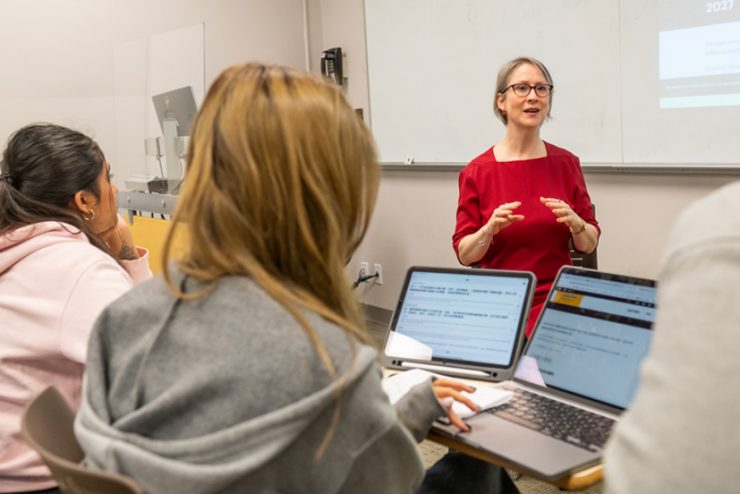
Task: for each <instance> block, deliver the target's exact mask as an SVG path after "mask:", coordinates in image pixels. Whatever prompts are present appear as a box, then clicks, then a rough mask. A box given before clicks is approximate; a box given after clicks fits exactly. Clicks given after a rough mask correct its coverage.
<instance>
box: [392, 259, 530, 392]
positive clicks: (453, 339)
mask: <svg viewBox="0 0 740 494" xmlns="http://www.w3.org/2000/svg"><path fill="white" fill-rule="evenodd" d="M534 284H535V277H534V275H533V274H532V273H529V272H525V271H499V270H493V269H461V268H431V267H422V266H413V267H411V268H409V269H408V271H407V272H406V279H405V281H404V284H403V288H402V290H401V294H400V296H399V298H398V304H397V305H396V310H395V312H394V314H393V319H392V320H391V323H390V325H389V328H388V332H387V333H386V339H385V344H384V345H383V354H382V356H381V360H382V361H383V364H384V365H385V366H386V367H391V368H396V369H410V368H423V369H428V370H431V371H433V372H439V373H443V374H449V375H455V376H463V377H469V378H475V379H485V380H490V381H502V380H505V379H510V378H511V376H512V375H513V372H514V366H515V364H516V359H517V356H518V354H519V352H520V351H521V348H522V346H523V342H524V328H525V323H526V319H527V315H528V314H529V307H530V303H531V299H532V293H533V291H534Z"/></svg>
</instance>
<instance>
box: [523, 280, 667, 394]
mask: <svg viewBox="0 0 740 494" xmlns="http://www.w3.org/2000/svg"><path fill="white" fill-rule="evenodd" d="M655 298H656V288H655V284H654V282H652V281H651V280H642V279H639V278H631V277H626V276H619V275H611V274H607V273H598V272H593V271H568V270H567V269H566V270H565V271H563V272H562V273H561V274H560V276H559V278H558V280H557V281H556V285H555V286H554V288H553V289H552V290H551V291H550V294H549V298H548V300H547V303H546V305H545V307H544V308H543V309H542V314H541V316H540V319H539V322H538V324H537V327H536V328H535V332H534V335H533V337H532V341H531V342H530V344H529V346H528V347H527V350H526V352H525V355H524V356H523V357H522V359H521V360H520V361H519V364H518V366H517V371H516V374H515V377H517V378H519V379H524V380H525V381H528V382H531V383H533V384H538V385H542V386H547V387H552V388H556V389H560V390H564V391H568V392H571V393H575V394H577V395H580V396H583V397H585V398H589V399H592V400H596V401H600V402H603V403H606V404H609V405H612V406H615V407H618V408H627V406H628V405H629V404H630V402H631V401H632V398H633V396H634V393H635V391H636V389H637V382H638V378H639V367H640V362H641V361H642V359H643V358H644V357H645V354H646V353H647V351H648V347H649V345H650V340H651V335H652V334H651V327H652V324H653V322H654V321H655Z"/></svg>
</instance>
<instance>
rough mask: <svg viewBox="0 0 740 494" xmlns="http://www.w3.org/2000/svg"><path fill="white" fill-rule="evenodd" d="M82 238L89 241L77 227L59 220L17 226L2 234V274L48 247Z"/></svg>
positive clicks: (0, 255) (0, 243) (0, 238)
mask: <svg viewBox="0 0 740 494" xmlns="http://www.w3.org/2000/svg"><path fill="white" fill-rule="evenodd" d="M81 239H82V240H84V241H85V242H89V241H88V239H87V237H86V236H85V234H84V233H82V232H80V231H79V230H77V228H75V227H74V226H72V225H69V224H67V223H60V222H58V221H42V222H40V223H34V224H32V225H26V226H23V227H20V228H17V229H15V230H13V231H12V232H9V233H6V234H5V235H2V236H0V274H2V273H4V272H6V271H7V270H9V269H10V268H12V267H13V266H14V265H15V264H16V263H18V262H20V261H22V260H23V259H25V258H26V257H28V256H30V255H32V254H35V253H37V252H39V251H41V250H43V249H45V248H47V247H50V246H57V245H59V244H60V243H63V242H79V241H80V240H81Z"/></svg>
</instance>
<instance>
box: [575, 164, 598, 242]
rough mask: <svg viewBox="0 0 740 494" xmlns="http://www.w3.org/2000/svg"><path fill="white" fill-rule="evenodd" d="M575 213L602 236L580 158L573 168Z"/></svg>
mask: <svg viewBox="0 0 740 494" xmlns="http://www.w3.org/2000/svg"><path fill="white" fill-rule="evenodd" d="M573 211H575V212H576V214H577V215H578V216H580V217H581V219H583V221H585V222H586V223H588V224H590V225H593V226H594V228H596V231H598V232H599V236H601V227H600V226H599V222H598V221H597V220H596V214H595V213H594V207H593V205H592V203H591V197H590V196H589V195H588V190H587V189H586V180H585V179H584V178H583V171H581V163H580V160H579V159H578V158H576V166H575V167H574V168H573Z"/></svg>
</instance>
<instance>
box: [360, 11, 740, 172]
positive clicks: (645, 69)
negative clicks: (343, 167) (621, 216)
mask: <svg viewBox="0 0 740 494" xmlns="http://www.w3.org/2000/svg"><path fill="white" fill-rule="evenodd" d="M713 1H714V0H708V1H706V0H701V1H693V2H674V1H671V0H621V1H617V0H517V1H515V2H512V1H504V0H404V1H397V0H365V22H366V36H367V62H368V82H369V93H370V121H371V127H372V130H373V133H374V135H375V138H376V140H377V143H378V148H379V153H380V161H381V162H383V163H402V162H404V161H405V160H406V159H407V158H408V157H413V158H414V161H415V162H417V163H419V162H422V163H439V164H449V163H466V162H468V161H470V160H471V159H472V158H473V157H475V156H477V155H478V154H480V153H481V152H483V151H485V150H486V149H487V148H489V147H490V146H491V145H493V144H495V143H496V142H498V141H499V140H500V139H501V138H502V137H503V135H504V133H505V127H504V125H503V124H502V123H501V122H500V121H499V120H498V119H496V117H495V116H494V114H493V110H492V108H493V97H494V91H495V88H494V86H495V79H496V75H497V72H498V69H499V67H501V65H503V64H504V63H505V62H507V61H509V60H511V59H512V58H515V57H517V56H522V55H526V56H533V57H535V58H538V59H540V60H541V61H543V62H544V63H545V65H546V66H547V67H548V69H549V70H550V72H551V74H552V76H553V79H554V84H555V89H554V92H553V99H552V119H550V120H549V121H547V122H546V123H545V124H544V125H543V127H542V131H541V135H542V138H543V139H545V140H546V141H548V142H551V143H553V144H555V145H558V146H560V147H564V148H566V149H568V150H570V151H572V152H573V153H575V154H576V155H578V156H579V157H580V158H581V161H582V163H583V164H584V165H586V166H588V165H589V164H592V165H618V166H626V167H629V166H653V165H681V164H687V165H689V166H710V165H711V166H714V167H716V166H718V165H719V166H731V167H733V166H734V167H737V166H740V138H738V137H737V134H740V132H739V131H740V126H738V124H737V122H740V49H738V57H737V60H738V67H737V70H736V75H732V74H730V75H725V76H723V77H728V78H729V79H730V80H731V81H734V80H737V83H738V89H737V93H738V94H737V104H733V103H732V101H733V100H732V98H730V99H728V98H727V97H723V98H724V99H723V100H722V101H723V102H724V103H723V106H722V108H716V107H714V108H709V107H708V108H704V107H702V108H673V109H666V108H662V107H661V105H662V103H659V102H660V101H663V100H661V94H659V93H660V91H661V90H662V89H661V86H660V85H661V84H663V85H665V81H661V80H660V78H661V77H663V74H662V73H661V72H659V67H660V66H661V63H662V64H663V65H665V61H664V60H663V59H662V58H660V57H663V56H664V54H663V51H661V50H662V45H661V44H660V43H659V40H662V39H664V38H663V37H665V36H667V34H666V33H668V34H671V33H674V32H679V33H680V32H682V31H680V28H687V27H691V26H693V25H694V24H697V23H700V24H712V23H718V25H719V24H721V23H724V24H722V26H724V27H725V28H726V30H731V28H732V26H728V25H727V23H728V22H731V21H733V16H738V20H740V2H737V3H738V6H737V7H736V8H735V10H734V11H733V12H730V13H720V14H719V15H713V16H710V15H709V14H708V13H706V14H703V16H702V15H699V14H700V13H699V12H698V10H697V11H695V10H692V9H699V10H701V9H704V5H705V4H707V5H708V4H711V3H712V2H713ZM720 1H725V2H731V1H732V0H720ZM715 3H716V2H715ZM677 4H680V5H681V8H682V9H685V10H681V11H679V12H678V13H676V12H675V11H676V10H677V9H678V6H677ZM689 7H691V8H689ZM707 8H709V7H707ZM738 25H739V26H740V24H738ZM686 32H689V31H686ZM737 37H738V43H740V29H738V30H737ZM730 43H732V40H730ZM739 47H740V45H739ZM698 48H700V49H701V48H703V45H702V46H699V47H698ZM659 62H660V63H659ZM733 63H734V62H733ZM730 72H732V70H730ZM667 77H673V76H667ZM674 80H679V81H685V80H686V79H674ZM691 80H692V81H693V79H691ZM733 91H734V90H733ZM730 96H732V95H730ZM674 99H675V100H681V98H674ZM727 101H729V102H730V103H729V104H727ZM733 129H734V131H733Z"/></svg>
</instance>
